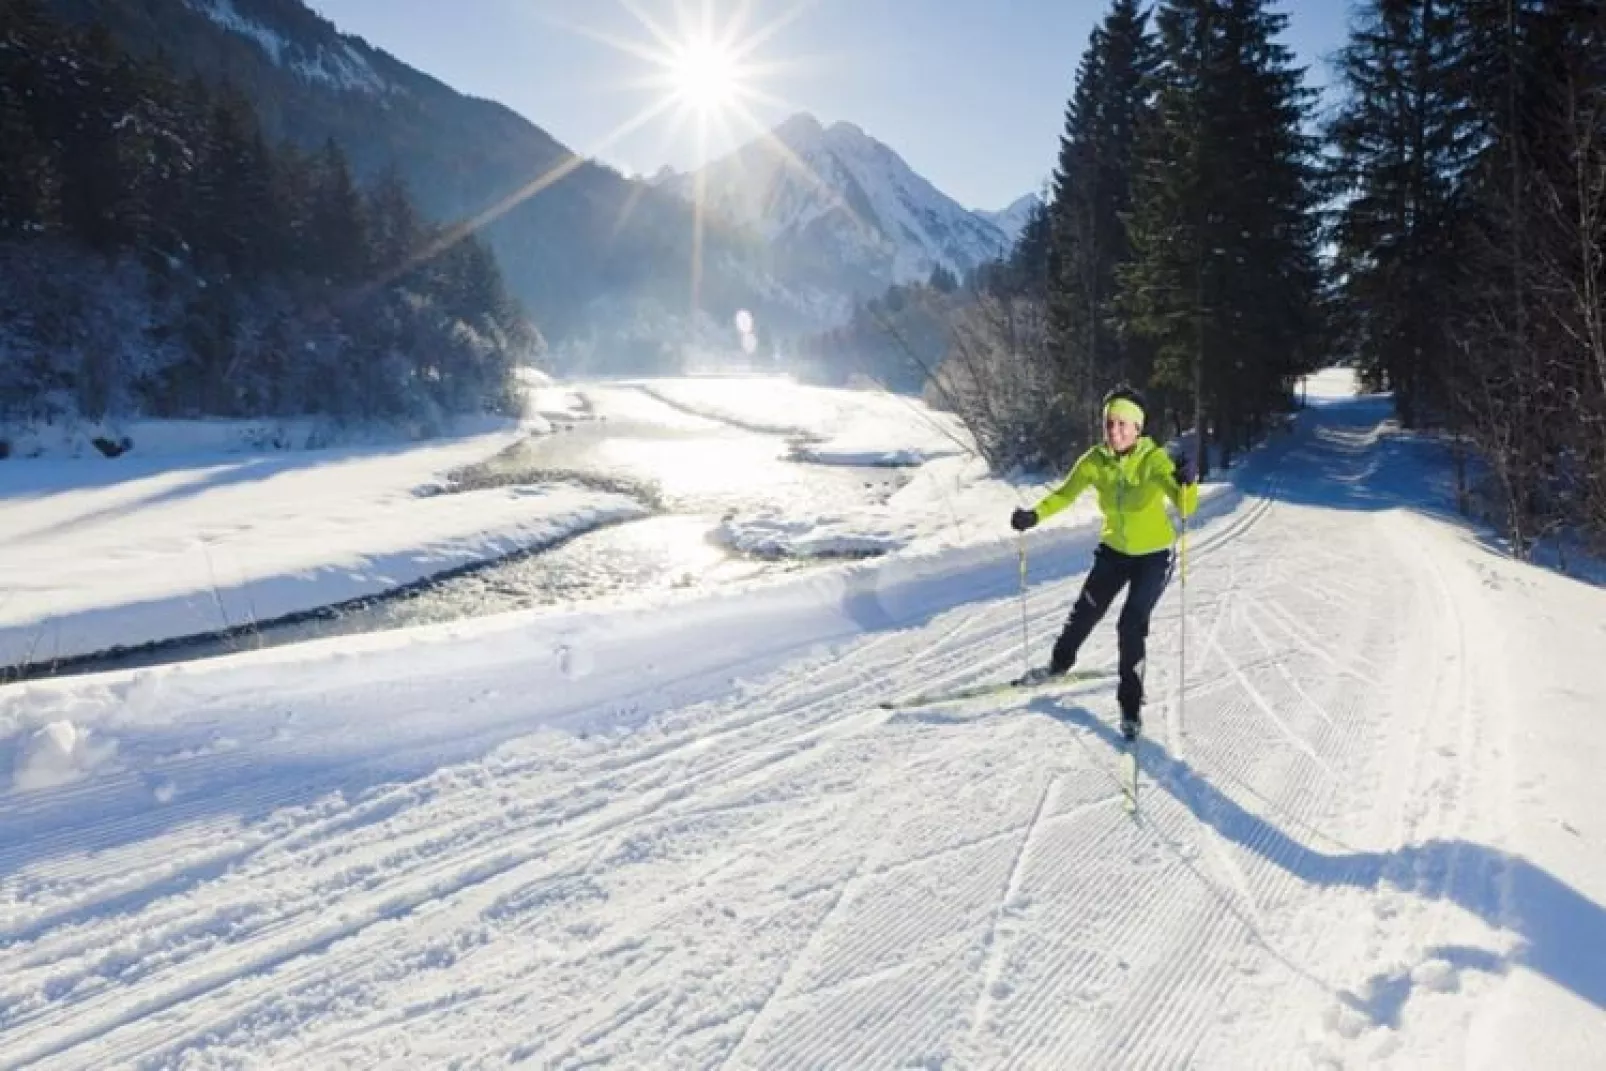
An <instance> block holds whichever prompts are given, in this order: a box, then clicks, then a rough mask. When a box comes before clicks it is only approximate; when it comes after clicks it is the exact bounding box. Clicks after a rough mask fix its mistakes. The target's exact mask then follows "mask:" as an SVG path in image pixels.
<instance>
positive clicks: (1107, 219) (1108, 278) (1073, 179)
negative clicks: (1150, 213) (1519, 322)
mask: <svg viewBox="0 0 1606 1071" xmlns="http://www.w3.org/2000/svg"><path fill="white" fill-rule="evenodd" d="M1157 60H1158V53H1157V51H1156V47H1155V42H1154V39H1153V36H1152V34H1151V33H1150V30H1149V16H1148V13H1147V12H1145V11H1143V10H1141V9H1140V8H1139V6H1138V3H1137V0H1115V3H1114V4H1113V5H1112V7H1111V8H1110V11H1109V13H1108V14H1107V15H1106V16H1105V18H1104V20H1103V22H1102V23H1101V24H1100V25H1099V26H1097V27H1096V28H1095V29H1094V30H1093V33H1092V35H1091V37H1090V38H1089V41H1088V46H1087V51H1086V52H1085V53H1084V54H1083V57H1082V62H1081V65H1080V67H1079V68H1078V71H1077V77H1076V87H1075V90H1074V92H1073V94H1072V97H1071V100H1070V102H1069V103H1068V104H1067V106H1066V111H1065V131H1064V134H1063V135H1062V136H1061V138H1060V153H1059V164H1058V167H1057V168H1056V169H1055V172H1054V195H1053V201H1052V210H1051V213H1050V220H1049V230H1050V234H1051V240H1052V246H1053V249H1052V255H1051V256H1049V257H1048V258H1047V260H1048V261H1049V263H1050V265H1051V267H1050V271H1051V272H1052V283H1051V284H1050V288H1049V314H1050V323H1051V325H1052V328H1051V337H1052V340H1053V342H1052V345H1053V352H1054V353H1055V354H1056V355H1057V358H1058V369H1057V376H1056V379H1057V382H1058V390H1059V393H1060V394H1061V396H1062V397H1064V398H1067V399H1072V400H1073V402H1072V406H1071V407H1072V409H1073V410H1074V411H1075V412H1076V413H1077V414H1078V415H1079V417H1080V420H1079V423H1080V424H1081V425H1082V426H1081V427H1080V428H1079V429H1077V430H1078V431H1079V432H1080V433H1081V434H1082V436H1084V437H1085V438H1089V439H1091V438H1096V436H1097V421H1098V413H1097V401H1098V398H1099V397H1100V396H1101V395H1102V394H1103V392H1104V391H1105V389H1107V388H1108V387H1110V386H1112V385H1114V384H1115V383H1116V382H1118V381H1127V382H1133V383H1141V382H1144V381H1146V380H1147V379H1148V368H1147V364H1148V359H1147V355H1146V354H1145V352H1144V350H1143V347H1142V346H1141V345H1139V344H1138V343H1137V342H1136V340H1134V339H1133V338H1131V337H1130V336H1129V335H1128V334H1127V333H1126V332H1124V331H1122V330H1121V325H1120V322H1119V320H1120V317H1119V315H1118V313H1117V310H1116V309H1115V308H1114V299H1115V295H1116V290H1117V283H1116V273H1117V271H1118V269H1119V268H1120V266H1121V265H1123V264H1125V263H1127V262H1128V261H1129V260H1130V259H1131V256H1132V245H1131V241H1130V239H1129V236H1128V234H1127V220H1126V216H1127V214H1128V213H1129V212H1130V211H1131V208H1132V191H1133V178H1134V169H1135V166H1136V148H1137V141H1138V136H1139V131H1140V130H1142V129H1143V128H1144V127H1145V126H1147V125H1148V123H1149V122H1150V118H1151V114H1152V99H1151V98H1152V81H1153V77H1154V73H1155V68H1156V63H1157Z"/></svg>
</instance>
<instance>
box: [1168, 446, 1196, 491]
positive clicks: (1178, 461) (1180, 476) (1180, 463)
mask: <svg viewBox="0 0 1606 1071" xmlns="http://www.w3.org/2000/svg"><path fill="white" fill-rule="evenodd" d="M1171 464H1172V466H1173V467H1175V469H1176V470H1177V473H1176V474H1177V483H1178V484H1179V485H1180V486H1182V487H1187V486H1188V485H1189V484H1195V483H1198V482H1199V473H1198V472H1196V471H1194V467H1193V459H1192V458H1190V457H1189V456H1188V455H1187V454H1184V453H1183V452H1182V451H1180V450H1179V451H1177V452H1176V453H1174V454H1172V455H1171Z"/></svg>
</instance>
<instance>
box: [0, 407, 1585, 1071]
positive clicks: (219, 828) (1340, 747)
mask: <svg viewBox="0 0 1606 1071" xmlns="http://www.w3.org/2000/svg"><path fill="white" fill-rule="evenodd" d="M1386 416H1387V407H1386V403H1383V402H1381V401H1379V400H1375V399H1361V400H1353V401H1350V400H1338V401H1334V402H1332V403H1331V404H1327V405H1322V406H1318V407H1315V408H1313V409H1312V410H1310V411H1308V412H1307V413H1305V414H1304V415H1303V416H1302V418H1301V420H1300V424H1299V427H1298V428H1297V429H1296V431H1295V432H1294V433H1293V434H1292V435H1290V436H1288V437H1286V438H1284V439H1283V440H1281V441H1279V442H1277V443H1274V444H1272V445H1271V446H1270V447H1269V448H1267V449H1266V450H1264V451H1262V452H1261V453H1260V454H1259V455H1258V456H1256V457H1255V458H1254V459H1253V460H1252V461H1251V462H1249V463H1248V464H1246V465H1245V466H1243V467H1242V468H1241V469H1240V470H1239V471H1238V473H1237V474H1236V479H1237V486H1236V487H1235V488H1233V489H1231V490H1229V491H1227V492H1225V493H1221V494H1218V495H1216V496H1215V498H1214V499H1213V500H1212V502H1211V504H1210V506H1209V507H1208V508H1207V509H1206V510H1205V511H1204V512H1205V516H1203V517H1202V518H1201V521H1200V523H1199V525H1198V526H1197V527H1196V528H1195V529H1194V530H1193V533H1192V537H1191V541H1190V547H1189V561H1188V569H1187V574H1186V585H1185V586H1183V585H1181V584H1174V585H1173V586H1172V588H1171V589H1169V590H1168V592H1167V593H1166V595H1165V597H1164V598H1163V600H1162V601H1161V604H1160V607H1159V610H1158V612H1157V616H1156V623H1155V629H1154V633H1153V636H1152V644H1153V647H1152V656H1151V661H1150V666H1149V671H1148V675H1149V687H1150V692H1151V704H1150V707H1149V710H1148V727H1149V729H1148V737H1147V739H1146V740H1145V742H1144V744H1143V749H1142V755H1143V763H1144V769H1145V781H1144V785H1143V798H1142V806H1141V811H1140V814H1139V817H1138V819H1137V820H1136V821H1134V820H1133V819H1131V818H1128V817H1127V816H1126V815H1125V814H1123V813H1122V809H1121V807H1120V805H1119V802H1118V793H1117V789H1116V784H1115V779H1114V772H1113V771H1114V765H1115V759H1114V757H1115V753H1116V737H1115V734H1114V732H1113V730H1112V728H1111V725H1112V721H1113V719H1114V714H1115V709H1114V696H1113V694H1112V692H1111V689H1110V688H1109V687H1108V686H1107V685H1105V684H1095V683H1090V684H1085V685H1082V686H1080V687H1078V688H1076V689H1073V690H1070V691H1065V692H1062V693H1060V694H1057V695H1054V694H1050V695H1040V696H1036V697H1031V698H1020V699H1014V700H1008V699H1006V700H993V701H989V702H974V703H971V704H968V705H963V706H949V707H928V708H922V709H912V710H903V711H898V712H890V711H887V710H883V709H880V708H879V707H878V706H877V701H878V700H881V699H884V698H887V697H889V696H897V695H900V694H907V693H911V692H915V691H923V690H926V689H929V688H931V687H933V686H936V685H940V684H945V683H953V684H959V683H964V682H969V681H973V680H980V679H988V678H993V677H997V676H1001V675H1004V674H1007V673H1010V672H1012V671H1013V670H1015V669H1016V668H1018V667H1019V666H1020V665H1021V664H1022V659H1023V652H1022V648H1021V628H1022V619H1021V605H1022V604H1021V600H1020V598H1019V596H1018V593H1017V588H1016V583H1017V574H1016V569H1017V563H1016V559H1015V555H1014V544H1013V542H1012V541H1009V540H997V539H995V540H993V541H990V542H983V543H978V544H974V545H969V546H953V547H948V548H945V549H931V550H929V551H928V552H926V553H924V554H915V553H903V554H899V555H894V556H892V557H888V558H884V559H880V560H876V561H870V562H863V563H855V564H852V565H849V566H843V567H840V568H833V569H827V570H822V571H815V572H811V573H807V574H801V575H799V576H796V577H794V578H792V579H789V580H787V581H785V582H782V583H771V584H767V585H765V586H763V587H762V588H756V589H751V590H735V589H732V590H726V591H721V592H718V593H713V594H706V593H705V594H703V595H700V596H697V597H695V598H691V599H686V600H682V601H680V602H677V603H673V604H659V605H655V606H653V607H651V608H646V607H643V608H638V609H634V610H630V609H618V608H615V609H611V610H608V611H602V610H595V609H594V610H589V611H587V610H583V609H581V610H575V611H571V612H560V613H553V612H547V613H532V614H509V615H502V616H499V617H495V618H489V619H484V620H479V621H473V622H459V623H455V624H452V625H449V626H435V627H430V628H423V629H418V630H413V631H408V632H401V633H390V634H384V635H375V636H369V637H363V638H358V639H345V640H340V641H325V642H320V643H315V644H310V645H306V646H303V647H298V648H286V649H281V650H276V651H264V652H255V653H252V654H247V655H240V656H235V657H231V658H226V659H218V660H213V661H209V662H206V663H201V664H197V665H194V666H187V667H170V668H163V669H156V670H144V671H139V672H135V673H122V674H108V675H104V676H100V677H90V678H82V679H78V680H73V681H56V682H48V683H37V684H29V685H16V686H11V687H7V688H0V741H4V743H3V744H0V770H9V771H10V772H11V775H12V776H11V783H10V791H9V793H8V794H7V795H5V796H4V797H0V875H3V877H0V1067H7V1068H9V1067H22V1066H30V1067H31V1066H37V1067H42V1068H66V1067H73V1068H101V1067H122V1066H131V1067H215V1066H246V1067H272V1068H323V1067H337V1066H361V1067H397V1068H402V1067H408V1068H411V1067H420V1066H454V1067H491V1066H497V1067H500V1066H506V1065H508V1064H522V1065H525V1066H535V1067H553V1068H577V1067H582V1066H587V1067H594V1066H608V1067H697V1068H717V1067H729V1068H738V1067H802V1066H809V1067H903V1068H908V1067H924V1068H935V1067H945V1068H949V1067H951V1068H982V1067H1003V1066H1011V1067H1015V1066H1018V1067H1034V1068H1035V1067H1044V1068H1072V1067H1088V1068H1107V1067H1138V1066H1189V1067H1219V1068H1240V1067H1280V1068H1281V1067H1290V1068H1294V1067H1361V1066H1366V1067H1372V1066H1381V1067H1401V1068H1404V1067H1422V1066H1436V1067H1437V1066H1461V1067H1472V1068H1491V1069H1492V1068H1557V1067H1567V1068H1574V1067H1590V1066H1600V1060H1601V1055H1600V1054H1601V1053H1603V1052H1606V907H1603V906H1602V905H1603V904H1606V809H1603V808H1601V807H1600V805H1599V800H1598V796H1599V771H1600V769H1601V768H1602V767H1603V764H1606V724H1603V718H1606V714H1603V710H1606V678H1603V677H1602V675H1601V673H1600V667H1599V653H1600V651H1601V650H1602V649H1603V647H1602V644H1603V642H1606V591H1602V590H1601V589H1599V588H1596V587H1592V586H1588V585H1585V584H1582V583H1579V582H1577V581H1574V580H1571V579H1567V578H1565V577H1561V576H1558V575H1555V574H1552V573H1548V572H1544V571H1540V570H1535V569H1532V568H1529V567H1525V566H1522V565H1518V564H1515V563H1512V562H1510V561H1508V560H1505V559H1502V558H1499V557H1497V556H1494V555H1493V554H1491V553H1490V552H1489V551H1488V550H1487V549H1486V547H1485V546H1484V545H1483V544H1482V543H1481V542H1480V541H1479V539H1478V538H1477V535H1478V534H1477V533H1474V532H1469V531H1468V530H1466V529H1465V528H1463V527H1462V526H1460V525H1458V524H1456V523H1455V522H1454V521H1453V520H1451V519H1448V518H1446V517H1445V516H1444V515H1443V514H1442V511H1441V507H1442V503H1443V499H1442V496H1441V495H1440V493H1439V490H1438V488H1439V487H1440V486H1441V482H1442V479H1443V476H1444V469H1443V467H1442V459H1441V458H1440V457H1439V456H1438V455H1437V453H1436V452H1435V450H1434V449H1433V448H1432V447H1430V446H1428V445H1426V444H1423V443H1420V442H1418V441H1416V440H1414V439H1412V438H1411V437H1408V436H1402V435H1399V434H1397V433H1395V432H1393V431H1392V430H1391V429H1390V428H1389V426H1388V425H1387V424H1386V423H1385V418H1386ZM1031 537H1032V538H1031V540H1030V541H1029V542H1030V545H1031V548H1032V554H1031V558H1030V562H1031V570H1032V572H1031V588H1030V593H1029V595H1028V596H1027V598H1026V607H1027V610H1028V614H1029V624H1028V628H1029V630H1030V636H1031V644H1032V646H1033V648H1034V649H1035V650H1036V652H1037V654H1038V655H1039V656H1040V655H1041V653H1042V649H1043V647H1044V646H1045V644H1046V643H1047V641H1048V639H1049V637H1050V635H1051V633H1052V630H1053V629H1054V628H1055V627H1056V626H1057V623H1058V621H1059V620H1060V618H1061V616H1062V615H1063V613H1064V612H1065V611H1066V609H1067V608H1068V605H1069V603H1070V601H1071V600H1072V599H1073V598H1074V596H1075V592H1076V590H1077V586H1078V584H1079V583H1080V580H1081V578H1082V575H1083V573H1084V571H1085V569H1086V567H1087V563H1088V557H1089V552H1090V550H1091V546H1092V540H1093V539H1094V538H1095V536H1094V534H1093V532H1092V530H1091V528H1090V527H1089V526H1088V525H1086V524H1077V523H1075V519H1074V518H1073V519H1070V520H1067V521H1066V522H1064V523H1061V522H1060V521H1059V519H1056V521H1055V523H1054V524H1051V525H1046V526H1044V527H1043V528H1042V529H1039V530H1036V531H1034V532H1032V533H1031ZM1184 630H1186V631H1185V635H1186V651H1187V663H1186V666H1182V665H1180V664H1179V651H1180V649H1181V648H1182V643H1183V636H1184ZM1113 644H1114V637H1113V629H1112V628H1111V627H1110V626H1109V625H1108V624H1106V625H1105V626H1104V627H1102V628H1101V629H1100V630H1099V631H1098V632H1097V633H1096V634H1095V637H1094V639H1093V641H1092V642H1091V644H1090V648H1089V650H1088V651H1087V654H1086V662H1087V663H1088V664H1103V663H1106V662H1108V661H1109V660H1111V659H1112V658H1113Z"/></svg>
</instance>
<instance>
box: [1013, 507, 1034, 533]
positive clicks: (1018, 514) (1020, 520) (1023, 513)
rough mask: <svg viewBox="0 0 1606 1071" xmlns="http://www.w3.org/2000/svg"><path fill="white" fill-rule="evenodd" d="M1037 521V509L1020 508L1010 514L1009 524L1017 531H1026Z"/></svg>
mask: <svg viewBox="0 0 1606 1071" xmlns="http://www.w3.org/2000/svg"><path fill="white" fill-rule="evenodd" d="M1036 523H1037V511H1036V510H1035V509H1018V510H1016V511H1015V512H1014V513H1011V514H1010V515H1009V526H1010V527H1011V528H1013V529H1015V531H1017V532H1024V531H1026V529H1028V528H1030V527H1032V526H1033V525H1035V524H1036Z"/></svg>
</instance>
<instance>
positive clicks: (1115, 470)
mask: <svg viewBox="0 0 1606 1071" xmlns="http://www.w3.org/2000/svg"><path fill="white" fill-rule="evenodd" d="M1089 487H1091V488H1093V489H1094V490H1095V491H1097V492H1098V496H1099V511H1100V512H1101V513H1103V514H1104V528H1103V530H1102V531H1101V532H1100V533H1099V541H1100V542H1101V543H1103V544H1104V545H1105V546H1107V547H1109V548H1110V549H1111V550H1118V551H1120V552H1121V553H1122V554H1152V553H1154V552H1155V551H1158V550H1167V549H1169V548H1170V546H1171V544H1172V543H1174V542H1175V541H1176V538H1177V533H1176V529H1174V528H1173V527H1172V526H1171V518H1170V517H1169V516H1167V514H1166V511H1165V501H1166V499H1170V500H1171V504H1172V505H1174V506H1176V508H1177V510H1178V512H1180V513H1181V514H1182V515H1183V516H1184V517H1187V516H1191V515H1192V514H1193V511H1194V510H1195V509H1196V508H1198V505H1199V488H1198V487H1197V486H1195V485H1191V484H1190V485H1189V486H1187V487H1183V486H1182V485H1181V484H1179V483H1177V469H1176V465H1175V463H1173V462H1172V460H1171V458H1170V457H1169V456H1167V454H1166V452H1165V451H1164V450H1162V449H1160V448H1159V447H1158V446H1156V445H1155V443H1154V440H1153V439H1150V438H1149V437H1147V436H1142V437H1140V438H1139V439H1138V441H1137V442H1136V443H1134V444H1133V446H1132V449H1130V450H1128V451H1127V452H1126V453H1125V454H1117V453H1116V452H1115V451H1114V450H1111V449H1110V448H1109V447H1108V446H1107V445H1104V444H1100V445H1098V446H1095V447H1093V448H1092V449H1091V450H1089V451H1088V452H1087V453H1085V454H1083V455H1082V456H1081V457H1080V458H1078V459H1077V462H1076V464H1075V466H1073V467H1072V469H1071V474H1070V475H1069V476H1068V477H1066V479H1065V482H1064V483H1062V484H1060V486H1059V488H1058V489H1057V490H1055V491H1054V492H1053V493H1051V494H1050V495H1048V497H1046V498H1044V499H1043V500H1042V501H1041V502H1039V503H1038V504H1037V519H1038V520H1040V521H1042V520H1047V519H1048V518H1050V517H1052V516H1053V515H1054V514H1056V513H1058V512H1059V511H1060V510H1062V509H1064V508H1065V507H1066V506H1069V505H1070V504H1071V503H1072V502H1074V501H1076V497H1077V496H1078V495H1080V494H1081V493H1082V492H1083V491H1085V490H1087V489H1088V488H1089ZM1162 496H1163V497H1162Z"/></svg>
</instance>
